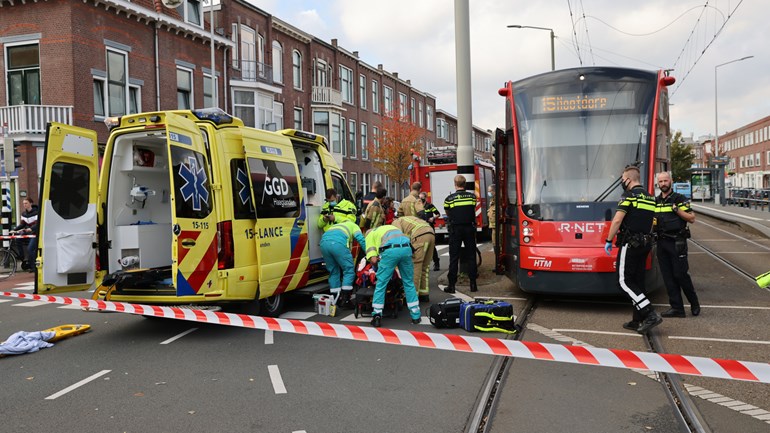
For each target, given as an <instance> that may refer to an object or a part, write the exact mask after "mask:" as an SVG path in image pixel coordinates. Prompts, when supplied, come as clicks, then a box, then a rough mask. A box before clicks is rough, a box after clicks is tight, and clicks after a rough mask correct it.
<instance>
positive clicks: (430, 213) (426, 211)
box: [417, 192, 441, 271]
mask: <svg viewBox="0 0 770 433" xmlns="http://www.w3.org/2000/svg"><path fill="white" fill-rule="evenodd" d="M420 201H422V212H418V213H417V216H419V217H420V218H422V219H424V220H425V221H427V222H428V224H430V227H431V228H432V229H433V233H434V238H435V233H436V218H437V217H440V216H441V212H439V211H438V209H436V206H435V205H434V204H433V203H431V202H429V201H428V193H426V192H420ZM440 269H441V266H440V262H439V257H438V250H437V249H436V244H435V242H434V244H433V270H434V271H438V270H440Z"/></svg>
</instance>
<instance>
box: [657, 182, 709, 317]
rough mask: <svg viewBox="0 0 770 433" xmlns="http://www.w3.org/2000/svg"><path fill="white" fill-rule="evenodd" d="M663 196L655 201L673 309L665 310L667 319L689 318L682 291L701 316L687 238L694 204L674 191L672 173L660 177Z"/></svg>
mask: <svg viewBox="0 0 770 433" xmlns="http://www.w3.org/2000/svg"><path fill="white" fill-rule="evenodd" d="M657 182H658V188H660V195H659V196H657V197H656V198H655V203H656V205H655V217H656V219H657V225H656V228H657V233H658V263H659V264H660V273H661V274H662V275H663V282H664V283H666V291H667V292H668V303H669V305H671V308H670V309H668V310H667V311H664V312H663V313H662V314H661V315H662V316H663V317H685V313H684V303H683V302H682V292H684V296H686V297H687V300H688V301H689V302H690V311H691V312H692V315H693V316H697V315H698V314H700V302H698V295H697V294H696V293H695V287H694V286H693V284H692V279H691V278H690V274H689V273H688V271H689V269H690V265H689V263H688V262H687V238H689V237H690V229H688V228H687V223H690V224H692V223H694V222H695V214H694V213H693V212H692V208H690V201H689V200H688V199H687V197H685V196H684V195H682V194H679V193H678V192H674V191H673V190H672V189H671V174H670V173H668V172H665V171H664V172H661V173H658V174H657Z"/></svg>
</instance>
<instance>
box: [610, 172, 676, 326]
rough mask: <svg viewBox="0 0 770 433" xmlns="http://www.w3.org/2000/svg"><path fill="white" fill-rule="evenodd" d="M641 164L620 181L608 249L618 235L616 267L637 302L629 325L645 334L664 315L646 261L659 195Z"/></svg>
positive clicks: (624, 284)
mask: <svg viewBox="0 0 770 433" xmlns="http://www.w3.org/2000/svg"><path fill="white" fill-rule="evenodd" d="M639 179H640V174H639V168H637V167H634V166H628V167H626V169H625V170H623V175H622V176H621V178H620V185H621V186H622V187H623V190H624V192H623V195H622V196H621V199H620V202H619V203H618V208H617V210H616V211H615V216H614V217H613V218H612V223H611V224H610V231H609V233H607V238H606V239H607V240H606V243H605V245H604V251H605V252H606V253H607V255H608V256H609V255H612V239H613V238H614V237H615V235H616V234H617V235H618V239H617V241H616V245H617V246H618V247H619V248H620V251H619V252H618V255H617V262H616V269H617V271H616V272H617V275H618V282H619V283H620V288H621V289H622V290H623V292H624V293H625V294H626V295H628V297H629V298H630V299H631V302H632V304H633V306H634V312H633V315H632V318H631V321H630V322H626V323H624V324H623V327H624V328H626V329H630V330H634V331H636V332H638V333H640V334H644V333H646V332H647V331H649V330H650V329H652V328H653V327H655V326H657V325H659V324H660V323H661V322H662V321H663V318H661V317H660V314H658V313H657V312H656V311H655V309H654V308H653V307H652V304H651V303H650V300H649V299H648V298H647V295H646V292H645V287H644V275H645V263H646V261H647V255H648V254H649V253H650V250H651V249H652V225H653V220H654V218H655V197H653V196H651V195H649V194H648V193H647V192H646V191H645V190H644V188H643V187H642V185H641V184H640V183H639Z"/></svg>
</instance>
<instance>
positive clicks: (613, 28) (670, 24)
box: [578, 5, 725, 37]
mask: <svg viewBox="0 0 770 433" xmlns="http://www.w3.org/2000/svg"><path fill="white" fill-rule="evenodd" d="M702 7H704V6H695V7H691V8H690V9H687V10H686V11H684V12H682V13H681V14H680V15H679V16H678V17H676V18H674V19H673V20H671V22H670V23H668V24H666V25H665V26H663V27H661V28H659V29H657V30H653V31H651V32H649V33H630V32H626V31H623V30H620V29H619V28H617V27H615V26H613V25H612V24H610V23H608V22H606V21H604V20H602V19H601V18H599V17H596V16H593V15H586V16H584V17H583V18H581V19H585V20H588V18H591V19H594V20H596V21H599V22H600V23H602V24H604V25H605V26H607V27H609V28H611V29H612V30H615V31H616V32H618V33H622V34H624V35H626V36H634V37H641V36H652V35H654V34H655V33H660V32H662V31H663V30H665V29H667V28H669V27H671V26H672V25H673V24H674V23H675V22H677V21H678V20H679V19H681V18H682V17H683V16H685V15H686V14H687V13H688V12H691V11H693V10H695V9H700V8H702ZM705 7H708V8H711V9H714V11H715V12H719V13H720V14H722V19H723V20H724V17H725V14H723V13H722V11H720V10H719V9H717V8H715V7H714V6H709V5H706V6H705ZM578 21H580V20H578Z"/></svg>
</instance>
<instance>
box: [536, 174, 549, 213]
mask: <svg viewBox="0 0 770 433" xmlns="http://www.w3.org/2000/svg"><path fill="white" fill-rule="evenodd" d="M547 186H548V180H547V179H543V185H542V186H541V187H540V194H538V196H537V211H538V214H539V215H538V216H539V218H538V219H539V220H540V221H543V211H542V209H543V188H545V187H547Z"/></svg>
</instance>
